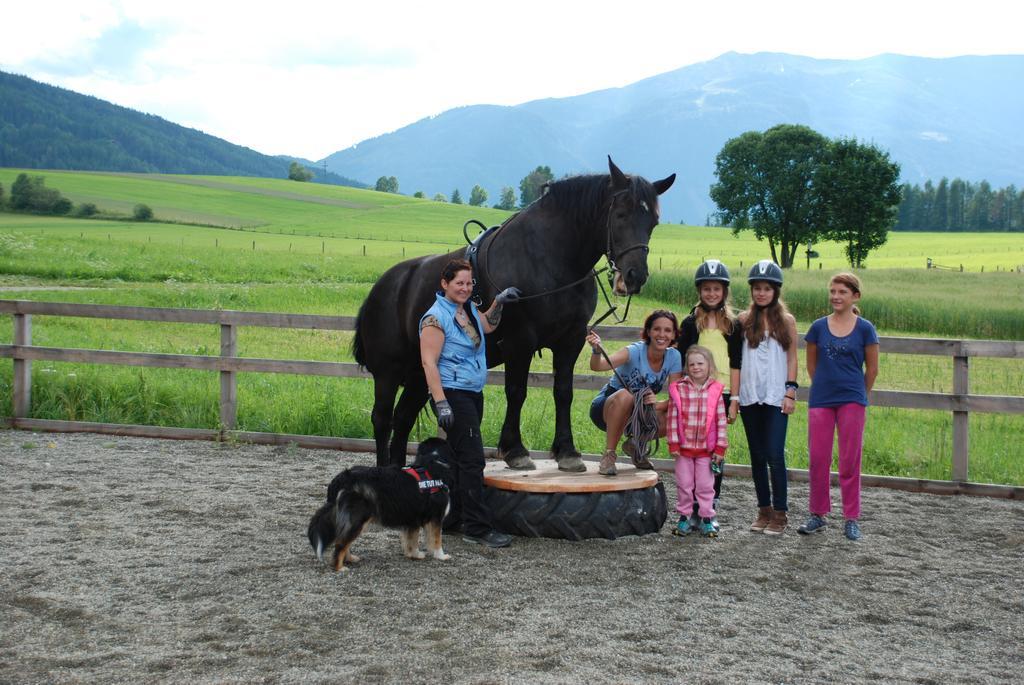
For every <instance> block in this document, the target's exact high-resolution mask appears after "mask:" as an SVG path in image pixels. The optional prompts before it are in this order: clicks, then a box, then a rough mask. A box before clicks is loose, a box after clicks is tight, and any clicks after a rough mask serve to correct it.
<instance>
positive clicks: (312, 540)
mask: <svg viewBox="0 0 1024 685" xmlns="http://www.w3.org/2000/svg"><path fill="white" fill-rule="evenodd" d="M333 508H334V505H332V504H325V505H323V506H322V507H320V508H319V509H317V511H316V513H315V514H313V518H311V519H310V520H309V529H308V530H307V531H306V534H307V535H308V537H309V544H310V546H311V547H312V548H313V553H314V554H316V558H317V559H319V560H320V561H323V560H324V547H326V546H327V545H329V544H331V542H332V541H333V540H334V538H335V537H336V531H335V529H334V518H335V517H334V515H332V513H331V509H333Z"/></svg>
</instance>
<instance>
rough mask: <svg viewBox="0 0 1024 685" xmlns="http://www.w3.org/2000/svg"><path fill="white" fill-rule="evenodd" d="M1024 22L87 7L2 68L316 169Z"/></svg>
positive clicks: (870, 3) (566, 9) (862, 12)
mask: <svg viewBox="0 0 1024 685" xmlns="http://www.w3.org/2000/svg"><path fill="white" fill-rule="evenodd" d="M997 16H998V17H999V20H998V21H996V20H994V19H993V18H994V17H997ZM1022 16H1024V9H1021V7H1020V6H1018V5H1016V4H1009V5H1004V4H1003V3H1001V2H996V1H995V0H976V2H974V3H972V5H971V8H970V10H969V11H964V10H963V8H962V6H961V5H960V4H957V3H953V2H951V1H950V2H943V1H941V0H940V1H933V2H924V1H923V0H922V1H905V2H897V3H893V2H889V1H885V2H883V1H881V0H864V1H863V2H860V3H857V4H854V3H838V2H828V1H827V0H826V1H822V0H779V1H778V2H772V3H766V2H763V1H754V0H731V1H722V2H718V3H694V2H681V1H676V2H669V1H667V0H657V1H650V2H643V1H640V2H634V3H628V4H626V3H621V2H609V1H607V0H591V1H590V2H581V1H579V0H569V1H565V2H550V1H546V2H540V1H539V0H521V1H520V2H518V3H514V4H509V3H500V4H498V3H480V2H469V1H468V0H457V1H455V2H449V3H444V4H440V5H432V4H429V3H423V2H412V1H409V0H392V1H391V2H388V3H358V4H356V3H345V2H336V1H335V2H328V1H325V0H311V1H308V2H302V3H293V4H287V5H282V4H280V3H273V4H271V3H266V2H210V1H209V0H204V1H202V2H200V1H198V0H181V1H178V2H174V3H151V2H142V1H138V0H123V1H121V2H118V1H115V0H111V1H103V0H75V1H74V2H71V1H58V2H47V3H20V4H17V5H12V6H10V7H7V8H6V9H5V15H4V18H3V21H2V22H0V69H3V70H5V71H14V72H17V73H24V74H26V75H28V76H30V77H33V78H37V79H39V80H42V81H45V82H47V83H52V84H55V85H60V86H63V87H67V88H71V89H73V90H77V91H79V92H84V93H88V94H90V95H95V96H97V97H101V98H104V99H108V100H111V101H113V102H115V103H117V104H120V105H124V106H128V107H132V108H134V109H137V110H141V111H145V112H151V113H154V114H158V115H160V116H163V117H165V118H167V119H170V120H171V121H175V122H177V123H181V124H184V125H188V126H192V127H195V128H199V129H201V130H204V131H206V132H208V133H211V134H213V135H217V136H220V137H223V138H226V139H228V140H230V141H232V142H235V143H239V144H242V145H247V146H249V147H252V148H255V149H257V150H259V151H261V152H266V153H271V154H283V153H287V154H295V155H300V156H304V157H308V158H311V159H318V158H320V157H323V156H325V155H327V154H330V153H331V152H334V151H336V150H339V149H342V148H344V147H347V146H349V145H352V144H354V143H356V142H358V141H360V140H363V139H365V138H368V137H372V136H374V135H379V134H381V133H385V132H387V131H390V130H394V129H396V128H399V127H401V126H404V125H406V124H409V123H412V122H413V121H416V120H418V119H420V118H423V117H425V116H430V115H434V114H437V113H439V112H441V111H443V110H445V109H449V108H451V107H455V106H460V105H467V104H478V103H492V104H517V103H520V102H523V101H526V100H531V99H536V98H542V97H564V96H568V95H575V94H579V93H584V92H588V91H591V90H596V89H600V88H608V87H616V86H622V85H626V84H628V83H632V82H634V81H637V80H639V79H642V78H646V77H648V76H652V75H654V74H658V73H662V72H665V71H669V70H671V69H675V68H678V67H681V66H685V65H687V64H692V63H694V62H698V61H703V60H708V59H712V58H714V57H716V56H718V55H720V54H721V53H723V52H727V51H730V50H734V51H738V52H758V51H775V52H789V53H794V54H803V55H809V56H813V57H831V58H843V59H852V58H862V57H868V56H871V55H875V54H879V53H882V52H895V53H901V54H912V55H921V56H929V57H943V56H952V55H959V54H999V53H1019V52H1020V51H1021V50H1020V39H1019V29H1018V27H1019V26H1020V24H1021V22H1020V19H1021V18H1022Z"/></svg>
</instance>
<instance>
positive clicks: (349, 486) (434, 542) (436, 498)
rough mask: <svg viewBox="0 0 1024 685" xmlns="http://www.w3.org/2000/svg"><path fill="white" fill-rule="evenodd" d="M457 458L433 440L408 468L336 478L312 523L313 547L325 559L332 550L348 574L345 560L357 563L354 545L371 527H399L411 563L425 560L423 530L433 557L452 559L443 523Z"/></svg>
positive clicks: (352, 471)
mask: <svg viewBox="0 0 1024 685" xmlns="http://www.w3.org/2000/svg"><path fill="white" fill-rule="evenodd" d="M453 463H454V455H453V454H452V451H451V448H450V447H449V446H448V443H447V442H446V441H444V440H442V439H440V438H429V439H427V440H424V441H423V442H421V443H420V444H419V448H418V449H417V451H416V460H415V461H414V462H413V465H412V466H411V467H409V468H404V469H403V468H399V467H398V466H384V467H378V466H353V467H352V468H349V469H346V470H344V471H342V472H341V473H339V474H338V475H337V476H335V477H334V480H332V481H331V484H330V485H329V486H328V488H327V503H326V504H324V505H323V506H322V507H320V508H319V509H318V510H317V512H316V513H315V514H313V518H312V519H310V521H309V531H308V533H309V544H310V545H312V546H313V550H314V551H315V552H316V556H317V558H318V559H320V560H321V561H323V554H324V550H325V549H326V548H327V547H329V546H331V545H332V544H333V545H334V546H335V547H334V557H333V560H332V562H331V565H332V566H333V567H334V570H335V571H347V570H348V569H347V568H345V562H346V561H348V562H357V561H359V557H357V556H356V555H354V554H352V551H351V548H352V543H353V542H355V539H356V538H357V537H359V535H360V533H362V532H363V529H364V528H365V527H366V525H367V524H369V523H379V524H381V525H382V526H385V527H387V528H397V529H398V530H399V532H400V534H401V538H402V550H403V551H404V552H405V556H407V557H409V558H410V559H423V558H424V557H425V556H426V555H425V554H424V553H423V552H422V551H421V550H420V547H419V540H420V529H423V530H424V537H425V538H426V540H425V541H426V547H427V551H428V552H430V554H431V556H433V557H434V558H435V559H442V560H444V559H449V558H450V557H449V556H448V555H447V554H445V553H444V550H443V549H442V548H441V522H442V521H443V520H444V517H445V514H447V513H448V507H449V489H450V488H451V487H452V477H453V473H454V470H453V468H452V465H453Z"/></svg>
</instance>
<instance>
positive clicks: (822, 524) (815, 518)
mask: <svg viewBox="0 0 1024 685" xmlns="http://www.w3.org/2000/svg"><path fill="white" fill-rule="evenodd" d="M826 528H828V521H826V520H825V517H824V516H819V515H818V514H811V515H810V517H808V519H807V520H806V521H804V523H803V525H802V526H800V527H799V528H797V529H796V532H798V533H800V534H802V535H810V534H811V533H820V532H821V531H823V530H825V529H826Z"/></svg>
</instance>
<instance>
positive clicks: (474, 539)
mask: <svg viewBox="0 0 1024 685" xmlns="http://www.w3.org/2000/svg"><path fill="white" fill-rule="evenodd" d="M462 541H463V542H469V543H471V544H474V545H483V546H484V547H490V548H492V549H497V548H499V547H508V546H509V545H511V544H512V536H511V535H508V534H507V533H499V532H498V531H496V530H489V531H487V532H486V533H484V534H483V535H470V534H469V533H463V534H462Z"/></svg>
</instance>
